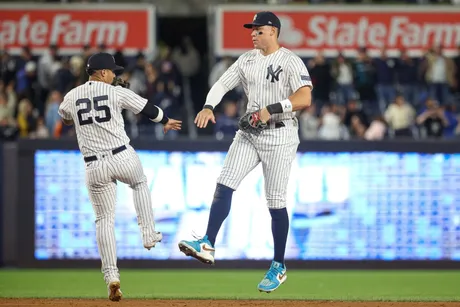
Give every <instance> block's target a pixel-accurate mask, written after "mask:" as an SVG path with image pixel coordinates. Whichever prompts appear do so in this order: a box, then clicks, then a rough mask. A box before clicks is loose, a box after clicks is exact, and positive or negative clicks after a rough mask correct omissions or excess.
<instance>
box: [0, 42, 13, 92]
mask: <svg viewBox="0 0 460 307" xmlns="http://www.w3.org/2000/svg"><path fill="white" fill-rule="evenodd" d="M0 54H1V67H0V69H1V80H0V81H1V82H3V85H4V86H5V87H6V86H8V85H9V84H10V83H12V82H14V81H15V79H16V61H15V60H14V58H13V57H12V56H11V55H10V54H9V53H8V52H7V51H5V50H4V51H0Z"/></svg>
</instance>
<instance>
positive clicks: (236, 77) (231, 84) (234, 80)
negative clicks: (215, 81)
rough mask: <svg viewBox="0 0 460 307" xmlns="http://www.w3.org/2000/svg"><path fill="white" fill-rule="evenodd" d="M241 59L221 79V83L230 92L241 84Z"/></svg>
mask: <svg viewBox="0 0 460 307" xmlns="http://www.w3.org/2000/svg"><path fill="white" fill-rule="evenodd" d="M240 63H241V57H239V58H238V60H236V61H235V63H233V64H232V65H231V66H230V67H229V68H228V69H227V70H226V71H225V72H224V74H223V75H222V76H221V77H220V78H219V81H220V82H222V84H223V85H224V86H225V87H226V88H227V89H228V90H229V91H230V90H232V89H234V88H235V87H236V86H237V85H238V84H239V83H240V82H241V72H240Z"/></svg>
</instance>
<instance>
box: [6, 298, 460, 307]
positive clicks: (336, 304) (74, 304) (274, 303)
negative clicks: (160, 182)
mask: <svg viewBox="0 0 460 307" xmlns="http://www.w3.org/2000/svg"><path fill="white" fill-rule="evenodd" d="M0 306H2V307H3V306H56V307H58V306H59V307H64V306H69V307H99V306H101V307H105V306H107V307H108V306H117V307H118V306H125V307H167V306H168V307H224V306H225V307H240V306H245V307H250V306H251V307H252V306H257V307H263V306H266V307H288V306H289V307H300V306H308V307H459V306H460V302H350V301H346V302H341V301H300V300H156V299H155V300H154V299H149V300H141V299H134V300H133V299H124V300H121V301H120V302H111V301H109V300H103V299H0Z"/></svg>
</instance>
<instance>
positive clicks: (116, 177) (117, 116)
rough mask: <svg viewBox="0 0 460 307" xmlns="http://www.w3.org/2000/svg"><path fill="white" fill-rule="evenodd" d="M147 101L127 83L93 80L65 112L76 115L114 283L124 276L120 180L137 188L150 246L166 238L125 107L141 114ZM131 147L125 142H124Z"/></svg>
mask: <svg viewBox="0 0 460 307" xmlns="http://www.w3.org/2000/svg"><path fill="white" fill-rule="evenodd" d="M146 103H147V100H146V99H144V98H142V97H140V96H139V95H137V94H135V93H134V92H132V91H131V90H129V89H126V88H123V87H121V86H113V85H111V84H107V83H104V82H99V81H88V82H86V83H85V84H82V85H80V86H78V87H76V88H74V89H73V90H71V91H70V92H69V93H67V95H65V97H64V100H63V102H62V103H61V105H60V107H59V111H58V112H59V115H60V116H61V117H62V118H64V119H66V120H73V122H74V125H75V130H76V133H77V140H78V144H79V147H80V150H81V153H82V154H83V156H84V157H86V158H88V159H89V158H90V157H91V158H92V159H91V160H88V159H87V160H86V163H85V174H86V187H87V189H88V192H89V198H90V201H91V204H92V205H93V210H94V213H95V216H96V241H97V244H98V250H99V254H100V256H101V261H102V268H101V270H102V273H103V274H104V280H105V282H106V283H107V285H108V284H110V283H111V282H114V281H119V280H120V275H119V272H118V268H117V256H116V238H115V222H114V219H115V204H116V196H117V193H116V188H117V181H120V182H123V183H125V184H128V185H129V186H130V187H131V189H132V190H133V200H134V208H135V210H136V214H137V221H138V225H139V229H140V232H141V235H142V239H143V243H144V247H145V248H150V247H152V246H154V244H155V243H156V242H158V240H161V239H160V237H161V234H159V233H157V232H156V231H155V224H154V214H153V207H152V200H151V197H150V190H149V187H148V185H147V178H146V176H145V174H144V170H143V168H142V164H141V161H140V160H139V157H138V156H137V154H136V152H135V151H134V149H133V148H132V147H131V146H130V145H129V141H130V140H129V138H128V136H127V135H126V132H125V129H124V121H123V116H122V113H121V112H122V110H123V109H128V110H131V111H133V112H134V113H135V114H138V113H140V112H141V111H142V109H143V108H144V106H145V104H146ZM122 146H125V147H122ZM120 147H121V148H122V150H118V151H117V152H114V151H113V150H114V149H120Z"/></svg>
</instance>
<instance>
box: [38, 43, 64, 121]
mask: <svg viewBox="0 0 460 307" xmlns="http://www.w3.org/2000/svg"><path fill="white" fill-rule="evenodd" d="M60 66H61V62H60V59H59V56H58V47H57V46H56V45H51V46H50V47H49V49H48V50H47V51H45V52H44V53H43V55H42V56H41V57H40V59H39V61H38V64H37V80H38V84H39V85H40V95H39V97H40V99H39V100H38V102H39V104H38V105H37V109H38V110H39V112H40V114H41V115H43V114H44V112H45V105H44V104H43V103H42V102H44V101H46V98H47V97H48V96H49V94H50V91H51V89H52V86H53V77H54V75H55V74H56V71H57V70H58V69H59V68H60Z"/></svg>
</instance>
